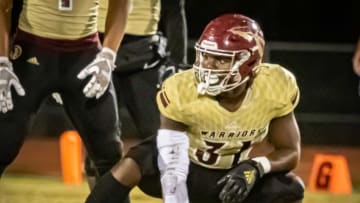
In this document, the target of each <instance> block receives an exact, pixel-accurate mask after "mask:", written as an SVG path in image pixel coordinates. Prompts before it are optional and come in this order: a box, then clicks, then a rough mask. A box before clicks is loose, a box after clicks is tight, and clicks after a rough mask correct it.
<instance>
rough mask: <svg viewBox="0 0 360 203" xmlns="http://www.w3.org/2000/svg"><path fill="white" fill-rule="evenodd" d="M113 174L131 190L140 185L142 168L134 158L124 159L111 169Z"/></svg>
mask: <svg viewBox="0 0 360 203" xmlns="http://www.w3.org/2000/svg"><path fill="white" fill-rule="evenodd" d="M111 172H112V174H113V176H114V178H115V179H116V180H117V181H118V182H120V183H122V184H123V185H125V186H127V187H129V188H132V187H134V186H136V185H138V183H139V182H140V180H141V178H142V175H141V171H140V167H139V165H138V164H137V163H136V162H135V161H134V160H133V159H132V158H124V159H122V160H121V161H119V162H118V163H117V164H116V165H115V166H114V167H113V168H112V169H111Z"/></svg>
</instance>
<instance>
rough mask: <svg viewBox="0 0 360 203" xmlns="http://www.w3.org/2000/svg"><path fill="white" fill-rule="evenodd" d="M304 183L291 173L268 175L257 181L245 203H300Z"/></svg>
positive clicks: (302, 196)
mask: <svg viewBox="0 0 360 203" xmlns="http://www.w3.org/2000/svg"><path fill="white" fill-rule="evenodd" d="M303 198H304V183H303V181H302V180H301V178H300V177H298V176H296V175H295V174H293V173H269V174H267V175H265V176H264V177H263V178H261V179H260V180H259V182H258V183H256V185H255V186H254V188H253V190H252V191H251V192H250V194H249V196H248V197H247V199H245V202H246V203H255V202H263V203H301V202H302V199H303Z"/></svg>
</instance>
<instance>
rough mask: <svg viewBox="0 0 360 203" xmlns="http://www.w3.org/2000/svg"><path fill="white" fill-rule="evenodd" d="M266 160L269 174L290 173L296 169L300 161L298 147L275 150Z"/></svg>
mask: <svg viewBox="0 0 360 203" xmlns="http://www.w3.org/2000/svg"><path fill="white" fill-rule="evenodd" d="M267 158H268V159H269V161H270V165H271V172H278V171H290V170H293V169H295V168H296V166H297V164H298V162H299V160H300V147H298V148H279V149H275V150H274V151H273V152H272V153H270V154H269V155H268V156H267Z"/></svg>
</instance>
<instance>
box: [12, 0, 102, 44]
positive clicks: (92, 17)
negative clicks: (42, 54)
mask: <svg viewBox="0 0 360 203" xmlns="http://www.w3.org/2000/svg"><path fill="white" fill-rule="evenodd" d="M98 5H99V0H24V3H23V8H25V7H27V9H23V11H22V12H21V14H20V18H19V28H20V29H21V30H23V31H25V32H28V33H32V34H35V35H37V36H40V37H46V38H51V39H79V38H82V37H85V36H88V35H91V34H93V33H95V32H97V22H96V21H97V15H98V7H99V6H98ZM84 24H85V25H86V26H84ZM44 25H46V26H44ZM84 27H85V29H84Z"/></svg>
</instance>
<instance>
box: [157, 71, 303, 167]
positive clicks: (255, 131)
mask: <svg viewBox="0 0 360 203" xmlns="http://www.w3.org/2000/svg"><path fill="white" fill-rule="evenodd" d="M298 101H299V89H298V86H297V84H296V80H295V77H294V76H293V74H292V73H290V72H289V71H287V70H286V69H284V68H282V67H280V66H279V65H273V64H261V65H260V66H259V71H258V73H257V76H256V78H255V79H254V82H253V84H252V85H251V86H250V88H249V89H248V91H247V93H246V96H245V98H244V101H243V102H242V104H241V106H240V108H239V109H237V110H236V111H234V112H229V111H227V110H226V109H224V108H223V107H221V106H220V105H219V103H218V102H217V101H216V100H215V99H213V98H212V97H209V96H202V95H199V94H198V93H197V90H196V83H195V79H194V73H193V70H192V69H190V70H187V71H184V72H181V73H178V74H175V75H174V76H172V77H170V78H168V79H167V80H166V81H165V82H164V83H163V86H162V89H161V91H159V93H158V95H157V103H158V107H159V110H160V112H161V113H162V114H163V115H164V116H165V117H167V118H170V119H172V120H175V121H178V122H181V123H184V124H185V125H187V126H189V129H188V131H187V134H188V136H189V139H190V149H189V156H190V159H191V161H192V162H194V163H196V164H198V165H201V166H204V167H207V168H219V169H220V168H221V169H226V168H230V167H232V166H233V165H235V164H237V163H239V161H241V160H244V159H247V158H248V154H249V152H250V150H251V148H252V145H253V144H255V143H258V142H261V141H262V140H263V139H264V138H265V136H266V135H267V133H268V130H269V123H270V121H271V120H272V119H274V118H276V117H280V116H284V115H286V114H288V113H290V112H291V111H293V110H294V108H295V107H296V105H297V104H298Z"/></svg>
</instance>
